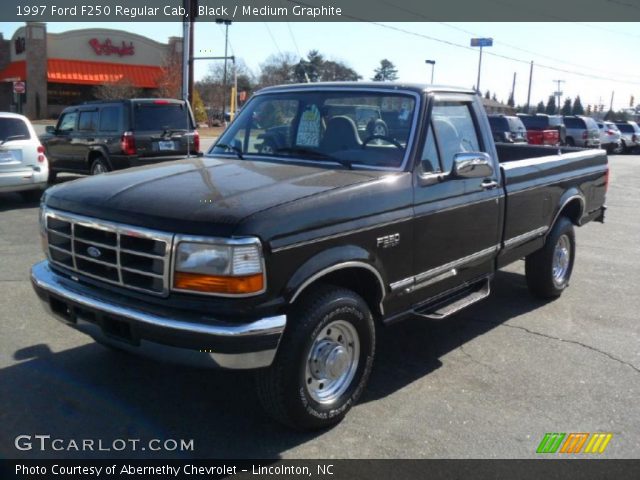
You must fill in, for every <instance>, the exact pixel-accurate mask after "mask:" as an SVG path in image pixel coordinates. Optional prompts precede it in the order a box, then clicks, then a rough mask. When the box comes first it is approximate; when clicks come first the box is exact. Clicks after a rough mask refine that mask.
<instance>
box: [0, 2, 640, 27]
mask: <svg viewBox="0 0 640 480" xmlns="http://www.w3.org/2000/svg"><path fill="white" fill-rule="evenodd" d="M195 3H196V4H197V9H196V12H195V15H197V17H196V21H199V22H214V21H215V20H216V19H217V18H227V19H230V20H233V21H236V22H265V21H266V22H276V21H287V22H311V21H312V22H354V21H365V22H425V21H426V22H429V21H463V22H465V21H474V22H504V21H527V22H554V21H592V22H612V21H624V22H637V21H639V20H640V0H562V1H557V0H535V1H532V0H484V1H478V0H447V1H442V0H403V1H401V2H398V1H393V0H198V1H197V2H195ZM184 4H185V2H184V0H100V1H98V0H96V1H92V2H86V1H85V0H55V1H50V0H47V1H37V0H2V1H1V2H0V21H2V22H21V21H40V22H56V21H57V22H76V21H77V22H83V23H84V22H126V21H134V22H141V21H142V22H163V21H166V22H176V21H182V20H183V18H185V16H186V15H189V12H188V11H186V9H185V7H184V6H183V5H184ZM193 15H194V13H191V14H190V17H193Z"/></svg>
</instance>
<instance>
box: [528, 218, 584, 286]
mask: <svg viewBox="0 0 640 480" xmlns="http://www.w3.org/2000/svg"><path fill="white" fill-rule="evenodd" d="M575 253H576V243H575V233H574V231H573V224H572V223H571V221H570V220H569V219H568V218H566V217H560V218H558V221H557V222H556V224H555V225H554V226H553V229H552V230H551V233H550V234H549V236H548V237H547V240H546V242H545V244H544V246H543V247H542V248H541V249H540V250H538V251H537V252H534V253H532V254H531V255H529V256H528V257H527V258H526V259H525V272H526V277H527V286H528V287H529V291H530V292H531V293H532V294H533V295H535V296H536V297H539V298H557V297H559V296H560V295H562V292H563V291H564V289H565V288H567V287H568V286H569V279H570V278H571V272H572V271H573V261H574V258H575Z"/></svg>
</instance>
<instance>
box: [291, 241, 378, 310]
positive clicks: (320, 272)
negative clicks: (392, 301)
mask: <svg viewBox="0 0 640 480" xmlns="http://www.w3.org/2000/svg"><path fill="white" fill-rule="evenodd" d="M345 268H362V269H364V270H368V271H369V272H371V273H372V274H373V275H375V276H376V278H377V280H378V283H379V284H380V288H381V294H382V296H384V292H385V285H386V275H385V272H384V269H383V267H382V264H381V262H380V261H379V260H378V258H376V257H375V256H374V255H372V254H371V253H370V252H368V251H367V250H365V249H364V248H362V247H359V246H357V245H344V246H340V247H334V248H330V249H328V250H324V251H322V252H320V253H318V254H317V255H314V256H313V257H311V258H310V259H308V260H307V261H306V262H304V263H303V264H302V265H301V266H300V267H299V268H298V269H297V270H296V271H295V273H294V274H293V275H292V276H291V278H290V279H289V281H288V282H287V285H286V287H285V290H284V298H285V299H287V300H288V301H289V302H293V301H295V299H296V298H297V297H298V296H299V295H300V294H301V293H302V291H303V290H304V289H305V288H306V287H307V286H308V285H310V284H312V283H313V282H314V281H316V280H318V279H320V278H322V277H323V276H324V275H327V274H329V273H331V272H335V271H338V270H340V269H345Z"/></svg>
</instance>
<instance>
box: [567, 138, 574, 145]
mask: <svg viewBox="0 0 640 480" xmlns="http://www.w3.org/2000/svg"><path fill="white" fill-rule="evenodd" d="M567 145H568V146H570V147H575V146H576V142H574V141H573V138H571V137H567Z"/></svg>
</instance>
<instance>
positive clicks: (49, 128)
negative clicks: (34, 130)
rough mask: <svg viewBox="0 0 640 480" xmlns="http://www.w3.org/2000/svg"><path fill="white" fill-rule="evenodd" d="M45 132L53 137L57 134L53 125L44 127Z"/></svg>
mask: <svg viewBox="0 0 640 480" xmlns="http://www.w3.org/2000/svg"><path fill="white" fill-rule="evenodd" d="M44 131H45V132H47V133H50V134H51V135H53V134H55V133H56V127H54V126H53V125H47V126H46V127H44Z"/></svg>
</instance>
